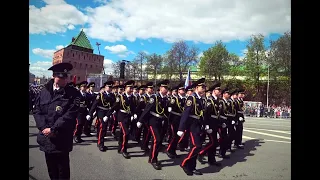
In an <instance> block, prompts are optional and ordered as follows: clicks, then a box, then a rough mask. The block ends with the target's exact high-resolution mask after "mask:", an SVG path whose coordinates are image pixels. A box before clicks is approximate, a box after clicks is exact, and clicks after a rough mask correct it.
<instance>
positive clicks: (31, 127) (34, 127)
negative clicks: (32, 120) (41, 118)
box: [29, 126, 37, 128]
mask: <svg viewBox="0 0 320 180" xmlns="http://www.w3.org/2000/svg"><path fill="white" fill-rule="evenodd" d="M29 128H37V126H29Z"/></svg>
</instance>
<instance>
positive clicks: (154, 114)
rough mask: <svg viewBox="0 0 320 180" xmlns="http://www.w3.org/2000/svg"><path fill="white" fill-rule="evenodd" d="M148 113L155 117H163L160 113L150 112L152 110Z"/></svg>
mask: <svg viewBox="0 0 320 180" xmlns="http://www.w3.org/2000/svg"><path fill="white" fill-rule="evenodd" d="M150 114H151V115H153V116H155V117H157V118H163V116H161V115H159V114H157V113H155V112H152V111H150Z"/></svg>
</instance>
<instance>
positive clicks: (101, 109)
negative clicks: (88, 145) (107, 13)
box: [86, 81, 114, 152]
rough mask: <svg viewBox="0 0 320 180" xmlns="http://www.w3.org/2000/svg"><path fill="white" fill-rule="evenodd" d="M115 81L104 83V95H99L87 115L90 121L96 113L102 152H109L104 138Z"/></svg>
mask: <svg viewBox="0 0 320 180" xmlns="http://www.w3.org/2000/svg"><path fill="white" fill-rule="evenodd" d="M113 84H114V82H113V81H107V82H105V83H104V89H105V91H104V93H100V94H98V95H97V97H96V99H95V101H94V102H93V104H92V106H91V109H90V111H89V115H87V117H86V118H87V120H90V119H91V117H93V113H94V112H95V111H96V115H97V119H96V121H98V122H97V124H96V125H97V137H98V142H97V146H98V148H99V150H100V151H102V152H104V151H106V150H107V147H106V146H104V136H105V134H106V132H107V120H108V117H107V113H108V111H109V110H110V108H111V105H112V102H113V101H114V96H113V94H112V93H111V89H112V85H113Z"/></svg>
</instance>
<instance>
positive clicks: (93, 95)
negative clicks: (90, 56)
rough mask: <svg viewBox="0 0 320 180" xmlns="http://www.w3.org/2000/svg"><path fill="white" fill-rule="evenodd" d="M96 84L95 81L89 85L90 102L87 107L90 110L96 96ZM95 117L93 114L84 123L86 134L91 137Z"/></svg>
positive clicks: (87, 94) (88, 95)
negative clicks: (94, 89) (94, 90)
mask: <svg viewBox="0 0 320 180" xmlns="http://www.w3.org/2000/svg"><path fill="white" fill-rule="evenodd" d="M95 86H96V84H95V83H94V82H90V83H89V84H88V86H87V93H86V96H87V99H88V101H89V102H88V104H87V109H88V110H89V111H90V109H91V106H92V103H93V101H94V100H95V98H96V95H95V94H94V92H93V88H94V87H95ZM94 118H95V116H93V117H92V118H91V119H90V120H89V121H88V120H87V121H86V122H85V124H84V129H83V132H84V134H85V135H86V136H88V137H90V136H91V125H92V121H93V119H94Z"/></svg>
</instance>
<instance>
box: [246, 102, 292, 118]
mask: <svg viewBox="0 0 320 180" xmlns="http://www.w3.org/2000/svg"><path fill="white" fill-rule="evenodd" d="M245 115H246V116H251V117H268V118H291V107H290V106H276V105H270V106H269V107H267V106H266V105H260V106H250V105H248V104H247V105H246V110H245Z"/></svg>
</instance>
